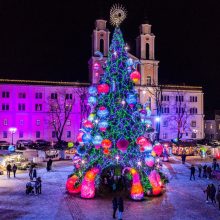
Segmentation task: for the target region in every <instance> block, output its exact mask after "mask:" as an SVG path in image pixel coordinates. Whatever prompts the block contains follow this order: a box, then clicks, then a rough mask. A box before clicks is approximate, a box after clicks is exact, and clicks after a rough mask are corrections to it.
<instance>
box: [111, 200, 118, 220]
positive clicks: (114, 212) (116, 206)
mask: <svg viewBox="0 0 220 220" xmlns="http://www.w3.org/2000/svg"><path fill="white" fill-rule="evenodd" d="M112 208H113V218H116V217H115V214H116V211H117V209H118V203H117V198H116V197H114V198H113V200H112Z"/></svg>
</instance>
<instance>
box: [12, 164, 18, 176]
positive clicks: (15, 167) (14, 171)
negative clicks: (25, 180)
mask: <svg viewBox="0 0 220 220" xmlns="http://www.w3.org/2000/svg"><path fill="white" fill-rule="evenodd" d="M17 169H18V168H17V166H16V165H15V164H14V165H13V167H12V171H13V173H14V178H15V174H16V171H17Z"/></svg>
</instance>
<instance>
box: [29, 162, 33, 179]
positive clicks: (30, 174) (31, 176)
mask: <svg viewBox="0 0 220 220" xmlns="http://www.w3.org/2000/svg"><path fill="white" fill-rule="evenodd" d="M29 177H30V180H32V179H33V165H31V166H30V168H29Z"/></svg>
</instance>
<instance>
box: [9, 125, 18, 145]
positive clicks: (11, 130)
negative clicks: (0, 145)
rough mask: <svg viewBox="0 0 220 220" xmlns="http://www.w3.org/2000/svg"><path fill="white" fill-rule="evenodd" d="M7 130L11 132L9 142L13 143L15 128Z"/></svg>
mask: <svg viewBox="0 0 220 220" xmlns="http://www.w3.org/2000/svg"><path fill="white" fill-rule="evenodd" d="M9 131H10V132H11V144H12V145H13V136H14V134H15V132H16V131H17V128H14V127H12V128H9Z"/></svg>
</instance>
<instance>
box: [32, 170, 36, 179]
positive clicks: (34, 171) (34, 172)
mask: <svg viewBox="0 0 220 220" xmlns="http://www.w3.org/2000/svg"><path fill="white" fill-rule="evenodd" d="M33 178H35V179H36V178H37V170H36V168H33Z"/></svg>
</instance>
